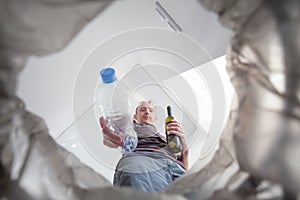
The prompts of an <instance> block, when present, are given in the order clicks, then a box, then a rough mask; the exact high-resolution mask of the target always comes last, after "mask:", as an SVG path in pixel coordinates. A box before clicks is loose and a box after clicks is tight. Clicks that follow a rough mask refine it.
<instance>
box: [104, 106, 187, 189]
mask: <svg viewBox="0 0 300 200" xmlns="http://www.w3.org/2000/svg"><path fill="white" fill-rule="evenodd" d="M134 119H135V120H134V129H135V131H136V133H137V136H138V145H137V147H136V149H135V150H134V151H133V152H130V153H126V154H123V156H122V158H121V159H120V161H119V162H118V164H117V167H116V171H115V174H114V185H116V186H130V187H133V188H136V189H140V190H143V191H147V192H155V191H160V190H162V189H164V188H165V187H166V186H168V185H169V184H170V183H171V182H173V181H174V180H175V179H176V178H177V177H179V176H181V175H182V174H183V173H184V172H185V170H187V169H188V154H189V151H188V148H187V141H186V137H185V134H184V132H183V130H182V128H181V125H180V123H179V122H178V121H176V120H172V121H171V123H169V124H168V125H167V133H168V134H176V135H178V136H179V137H180V139H181V142H182V146H183V150H182V153H181V156H180V157H179V158H176V157H175V156H173V155H172V154H170V152H168V150H167V149H166V138H165V137H164V136H162V135H160V134H159V133H158V131H157V129H156V127H155V126H154V125H153V123H154V122H155V121H156V119H157V116H156V112H155V107H154V105H153V104H152V102H151V101H143V102H141V103H140V105H139V106H138V107H137V108H136V113H135V115H134ZM100 125H101V128H102V132H103V143H104V145H106V146H108V147H111V148H117V147H119V146H123V145H124V142H123V140H122V138H121V137H120V136H119V135H117V134H115V133H113V132H112V131H111V130H110V129H109V128H107V127H106V126H105V120H104V119H103V118H102V117H101V118H100Z"/></svg>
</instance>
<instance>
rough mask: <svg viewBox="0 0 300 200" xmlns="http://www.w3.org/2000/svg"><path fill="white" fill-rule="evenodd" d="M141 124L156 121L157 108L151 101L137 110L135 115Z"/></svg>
mask: <svg viewBox="0 0 300 200" xmlns="http://www.w3.org/2000/svg"><path fill="white" fill-rule="evenodd" d="M134 119H136V120H137V121H138V122H139V123H140V124H152V123H154V122H155V121H156V119H157V117H156V113H155V108H154V106H153V105H152V104H151V103H143V104H141V105H140V106H139V107H138V108H137V112H136V114H135V115H134Z"/></svg>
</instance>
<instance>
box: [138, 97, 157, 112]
mask: <svg viewBox="0 0 300 200" xmlns="http://www.w3.org/2000/svg"><path fill="white" fill-rule="evenodd" d="M144 103H149V104H151V105H153V107H154V109H155V106H154V103H153V101H152V100H148V101H140V102H139V105H138V106H137V107H136V108H135V114H137V111H138V108H139V107H140V106H141V105H143V104H144Z"/></svg>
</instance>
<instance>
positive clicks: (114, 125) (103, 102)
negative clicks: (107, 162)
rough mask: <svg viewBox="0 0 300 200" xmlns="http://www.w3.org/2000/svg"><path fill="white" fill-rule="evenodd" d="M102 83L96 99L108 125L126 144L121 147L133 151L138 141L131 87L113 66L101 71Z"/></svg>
mask: <svg viewBox="0 0 300 200" xmlns="http://www.w3.org/2000/svg"><path fill="white" fill-rule="evenodd" d="M100 76H101V79H102V83H101V84H100V85H99V87H98V88H97V92H96V100H97V103H98V105H99V106H100V109H101V112H102V116H103V118H104V119H105V121H106V126H107V127H108V128H109V129H111V130H112V131H113V132H114V133H116V134H119V135H120V136H121V137H122V139H123V141H124V143H125V145H124V146H123V147H119V149H120V151H121V152H122V153H128V152H131V151H133V150H134V149H135V148H136V146H137V143H138V139H137V134H136V132H135V131H134V129H133V114H132V113H131V112H132V110H131V104H130V101H129V89H128V87H127V86H126V85H125V84H124V83H123V82H122V81H119V80H118V79H117V77H116V72H115V70H114V69H113V68H104V69H103V70H101V72H100Z"/></svg>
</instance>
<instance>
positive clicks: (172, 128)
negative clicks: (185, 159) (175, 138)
mask: <svg viewBox="0 0 300 200" xmlns="http://www.w3.org/2000/svg"><path fill="white" fill-rule="evenodd" d="M167 131H168V133H172V134H176V135H180V136H181V135H184V133H183V130H182V128H181V124H180V122H178V121H176V120H172V121H171V122H170V123H169V124H168V125H167Z"/></svg>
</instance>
